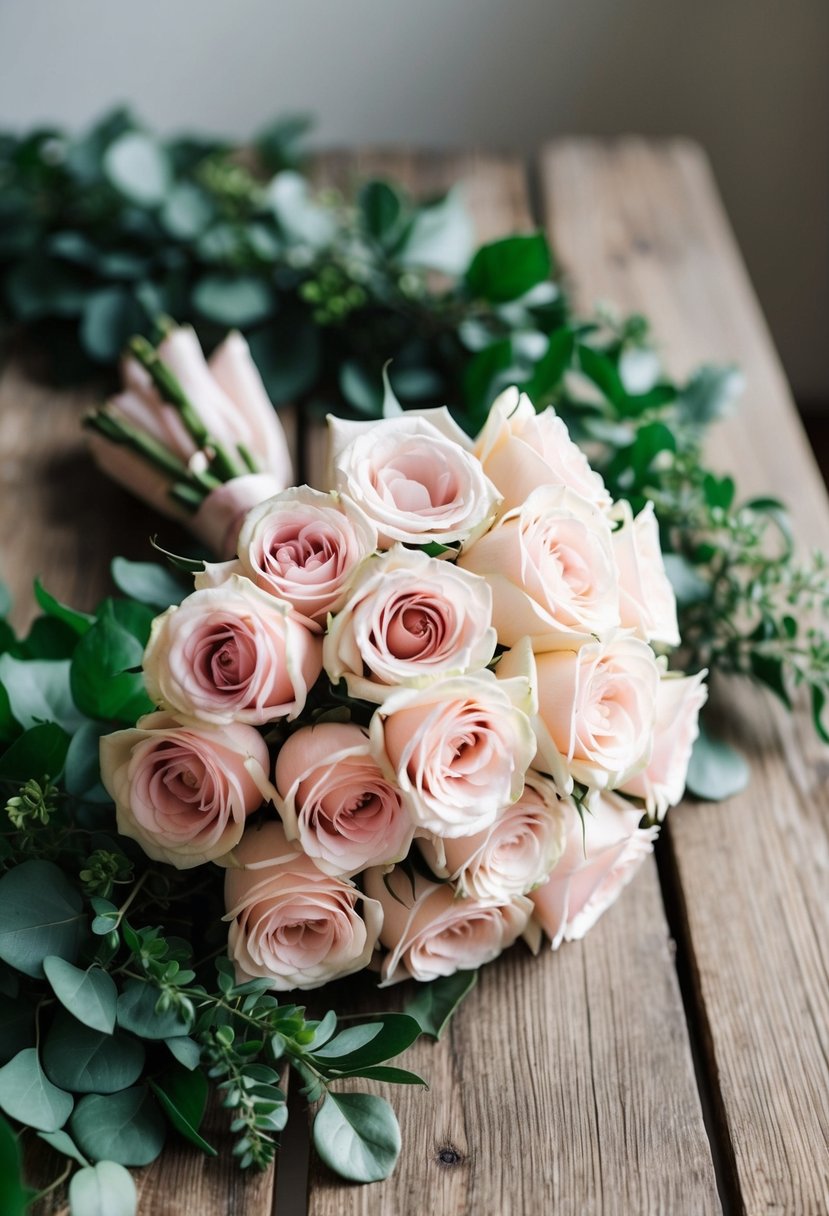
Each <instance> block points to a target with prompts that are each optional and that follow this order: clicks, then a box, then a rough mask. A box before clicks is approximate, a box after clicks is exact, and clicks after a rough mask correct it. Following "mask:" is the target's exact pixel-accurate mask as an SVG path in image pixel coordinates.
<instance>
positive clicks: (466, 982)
mask: <svg viewBox="0 0 829 1216" xmlns="http://www.w3.org/2000/svg"><path fill="white" fill-rule="evenodd" d="M477 982H478V973H477V971H456V972H455V974H454V975H446V976H441V978H440V979H437V980H432V981H431V983H429V984H418V985H417V991H416V993H415V995H414V996H413V997H412V999H411V1000H410V1001H409V1002H407V1004H406V1013H408V1014H409V1016H410V1017H412V1018H414V1019H415V1021H416V1022H417V1023H418V1025H419V1026H420V1029H421V1032H422V1033H423V1034H428V1035H431V1036H432V1038H434V1039H439V1038H440V1036H441V1035H442V1034H443V1032H444V1030H445V1029H446V1027H447V1026H448V1025H449V1021H450V1019H451V1018H452V1015H453V1014H454V1013H455V1011H456V1010H457V1008H458V1006H459V1005H460V1003H461V1001H462V1000H463V999H464V998H465V997H467V996H468V995H469V993H470V992H471V991H472V989H473V988H474V987H475V985H476V984H477Z"/></svg>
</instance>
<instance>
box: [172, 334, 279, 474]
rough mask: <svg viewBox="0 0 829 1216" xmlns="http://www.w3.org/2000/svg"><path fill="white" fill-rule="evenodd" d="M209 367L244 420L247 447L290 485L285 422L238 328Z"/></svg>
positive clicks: (262, 464)
mask: <svg viewBox="0 0 829 1216" xmlns="http://www.w3.org/2000/svg"><path fill="white" fill-rule="evenodd" d="M162 357H163V356H162ZM208 367H209V368H210V372H211V375H212V376H213V379H214V380H215V381H216V383H217V384H218V385H219V388H221V389H223V390H224V392H225V394H226V396H228V397H229V398H230V400H231V401H232V402H233V404H234V405H235V407H236V418H237V422H238V420H239V419H243V420H244V425H245V430H246V432H247V440H246V443H247V447H248V450H249V451H250V454H251V455H252V456H253V458H254V460H255V461H256V464H257V466H258V467H260V468H261V469H262V470H263V471H267V472H268V473H271V474H272V475H273V477H274V479H275V481H276V482H277V483H278V488H279V489H280V490H281V489H283V487H284V486H288V485H290V484H291V482H292V481H293V477H294V473H293V462H292V460H291V453H290V452H289V451H288V443H287V440H286V438H285V432H284V430H283V428H282V423H281V422H280V421H279V417H278V415H277V413H276V411H275V410H274V407H273V405H272V403H271V400H270V397H269V396H268V394H267V392H266V391H265V386H264V384H263V383H262V377H261V376H260V375H259V369H258V368H257V366H256V364H255V363H254V361H253V359H252V358H251V354H250V347H249V346H248V344H247V342H246V341H245V339H244V338H243V337H242V335H241V334H240V333H239V332H238V331H236V330H234V331H233V332H232V333H229V334H228V335H227V337H226V338H225V340H224V342H222V343H220V344H219V346H217V347H216V349H215V350H214V352H213V354H212V355H211V356H210V359H209V360H208ZM277 404H279V405H282V404H283V402H277Z"/></svg>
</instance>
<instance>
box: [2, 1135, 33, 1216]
mask: <svg viewBox="0 0 829 1216" xmlns="http://www.w3.org/2000/svg"><path fill="white" fill-rule="evenodd" d="M30 1198H31V1192H30V1191H29V1190H27V1188H26V1187H25V1186H24V1185H23V1169H22V1163H21V1161H20V1148H19V1146H18V1142H17V1137H16V1136H15V1134H14V1132H13V1131H12V1129H11V1128H10V1127H9V1125H8V1123H7V1122H6V1120H5V1119H4V1118H3V1116H2V1115H0V1211H2V1212H3V1216H26V1212H27V1211H28V1207H29V1200H30Z"/></svg>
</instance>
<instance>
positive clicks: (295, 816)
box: [275, 722, 414, 875]
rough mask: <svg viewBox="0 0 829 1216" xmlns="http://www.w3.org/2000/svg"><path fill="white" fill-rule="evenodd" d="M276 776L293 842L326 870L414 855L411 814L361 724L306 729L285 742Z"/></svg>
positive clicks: (352, 870) (348, 870) (346, 871)
mask: <svg viewBox="0 0 829 1216" xmlns="http://www.w3.org/2000/svg"><path fill="white" fill-rule="evenodd" d="M275 780H276V788H277V791H278V793H279V799H278V801H277V804H276V805H277V810H278V811H279V814H280V816H281V818H282V822H283V824H284V826H285V833H286V835H287V837H288V839H289V840H299V843H300V844H301V845H302V848H303V849H304V851H305V852H306V853H307V855H308V856H309V857H310V858H312V860H313V861H314V862H315V863H316V864H317V865H318V866H319V868H320V869H321V870H324V871H325V873H326V874H340V875H350V874H356V873H357V872H358V871H359V870H362V869H364V868H365V867H366V866H370V865H389V864H391V863H392V862H395V861H400V860H401V858H403V857H405V856H406V854H407V853H408V851H409V845H410V844H411V842H412V835H413V832H414V825H413V823H412V820H411V816H410V815H409V812H408V810H407V809H406V807H404V806H403V803H402V800H401V797H400V791H399V790H398V789H397V787H396V786H395V785H392V783H391V782H390V781H388V780H387V778H386V777H384V776H383V773H382V772H381V770H380V768H379V766H378V764H377V761H376V760H375V759H374V758H373V756H372V755H371V752H370V748H369V740H368V733H367V732H366V731H365V730H363V728H362V727H361V726H356V725H355V724H353V723H339V722H323V723H320V724H319V725H318V726H304V727H302V728H301V729H300V730H298V731H296V732H295V733H294V734H292V735H290V736H289V738H288V739H287V741H286V742H285V743H284V744H283V745H282V748H281V749H280V752H279V755H278V756H277V759H276V778H275Z"/></svg>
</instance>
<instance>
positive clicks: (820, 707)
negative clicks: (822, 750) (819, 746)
mask: <svg viewBox="0 0 829 1216" xmlns="http://www.w3.org/2000/svg"><path fill="white" fill-rule="evenodd" d="M810 689H811V700H812V722H813V723H814V727H815V730H816V731H817V733H818V735H819V736H820V738H821V739H822V740H823V742H824V743H829V724H827V723H826V722H825V721H824V718H823V714H824V710H825V709H826V700H827V697H826V689H825V688H824V686H823V685H822V684H811V685H810Z"/></svg>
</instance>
